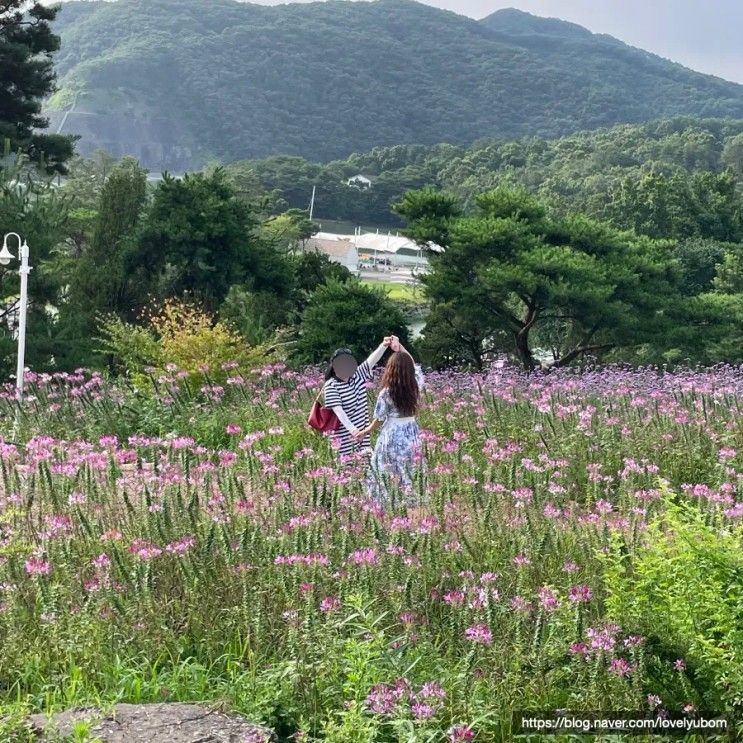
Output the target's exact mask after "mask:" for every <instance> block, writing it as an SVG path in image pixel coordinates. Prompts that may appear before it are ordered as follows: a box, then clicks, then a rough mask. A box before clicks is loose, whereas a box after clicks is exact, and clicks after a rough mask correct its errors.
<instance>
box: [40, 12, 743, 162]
mask: <svg viewBox="0 0 743 743" xmlns="http://www.w3.org/2000/svg"><path fill="white" fill-rule="evenodd" d="M57 30H58V32H59V33H60V34H61V36H62V49H61V51H60V52H59V54H58V56H57V71H58V75H59V86H60V89H59V91H58V92H57V93H56V94H55V95H54V96H53V97H52V99H51V100H50V101H49V105H48V109H49V110H48V112H47V113H48V114H49V115H50V117H51V119H52V127H53V130H55V129H60V130H61V131H63V132H65V133H70V132H74V133H79V134H81V135H82V140H81V143H80V146H79V149H80V151H81V152H83V153H89V152H91V151H92V150H94V149H99V148H100V149H106V150H108V151H110V152H112V153H114V154H133V155H135V156H137V157H139V158H140V159H141V160H142V161H143V162H144V163H145V164H146V165H147V166H148V167H150V168H152V169H165V168H167V169H171V170H176V171H178V170H183V169H186V168H193V167H197V166H200V165H202V164H204V163H205V162H208V161H210V160H221V161H225V162H229V161H233V160H237V159H245V158H257V157H265V156H268V155H271V154H274V153H286V154H295V155H301V156H303V157H306V158H308V159H310V160H314V161H327V160H331V159H334V158H342V157H346V156H347V155H349V154H350V153H352V152H358V151H366V150H369V149H372V148H373V147H375V146H383V145H392V144H408V143H417V144H427V145H429V144H435V143H438V142H450V143H452V144H456V145H467V144H470V143H472V142H474V141H476V140H478V139H480V138H486V137H519V136H524V135H538V136H541V137H548V138H552V137H558V136H561V135H564V134H567V133H570V132H573V131H576V130H581V129H593V128H598V127H603V126H610V125H612V124H615V123H623V122H642V121H647V120H651V119H657V118H660V117H670V116H678V115H691V116H705V117H723V118H724V117H738V118H743V86H741V85H736V84H734V83H730V82H726V81H724V80H721V79H718V78H714V77H711V76H707V75H702V74H699V73H696V72H693V71H691V70H688V69H686V68H684V67H682V66H681V65H677V64H674V63H671V62H669V61H667V60H664V59H661V58H659V57H657V56H654V55H652V54H649V53H647V52H644V51H642V50H639V49H635V48H632V47H629V46H627V45H625V44H623V43H622V42H620V41H618V40H616V39H613V38H611V37H608V36H603V35H595V34H592V33H590V32H589V31H587V30H586V29H583V28H581V27H580V26H576V25H574V24H570V23H565V22H563V21H559V20H555V19H544V18H538V17H536V16H532V15H529V14H527V13H522V12H519V11H515V10H503V11H499V12H497V13H494V14H493V15H491V16H489V17H488V18H485V19H483V20H482V21H475V20H472V19H470V18H466V17H463V16H459V15H456V14H454V13H451V12H448V11H443V10H438V9H436V8H432V7H430V6H427V5H421V4H419V3H415V2H411V1H410V0H377V2H338V1H331V2H323V3H312V4H290V5H282V6H274V7H267V6H260V5H252V4H247V3H239V2H235V1H234V0H209V2H208V3H204V2H203V0H119V1H118V2H114V3H111V2H71V3H65V4H64V5H63V7H62V10H61V12H60V14H59V20H58V22H57Z"/></svg>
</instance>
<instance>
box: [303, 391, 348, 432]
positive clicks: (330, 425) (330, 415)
mask: <svg viewBox="0 0 743 743" xmlns="http://www.w3.org/2000/svg"><path fill="white" fill-rule="evenodd" d="M321 397H322V392H321V393H320V394H319V395H318V396H317V397H316V398H315V402H314V403H313V405H312V410H310V417H309V418H307V423H308V424H309V426H310V427H311V428H314V429H315V430H316V431H319V432H320V433H332V432H333V431H337V430H338V429H339V428H340V425H341V422H340V421H339V420H338V416H337V415H336V414H335V413H334V412H333V411H332V410H331V409H330V408H326V407H325V406H324V405H321V404H320V398H321Z"/></svg>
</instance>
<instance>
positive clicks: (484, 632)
mask: <svg viewBox="0 0 743 743" xmlns="http://www.w3.org/2000/svg"><path fill="white" fill-rule="evenodd" d="M464 634H465V637H466V638H467V639H468V640H470V641H471V642H475V643H479V644H480V645H490V643H492V642H493V633H492V632H491V631H490V627H488V626H487V624H473V625H471V626H470V627H467V629H466V630H465V631H464Z"/></svg>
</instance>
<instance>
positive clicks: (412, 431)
mask: <svg viewBox="0 0 743 743" xmlns="http://www.w3.org/2000/svg"><path fill="white" fill-rule="evenodd" d="M415 379H416V382H418V389H419V390H421V391H422V390H423V372H422V371H421V368H420V366H419V365H418V364H416V365H415ZM374 418H375V420H378V421H380V422H381V423H382V429H381V431H380V433H379V438H378V439H377V443H376V446H375V447H374V453H373V454H372V460H371V466H370V468H369V472H368V475H367V487H368V490H369V495H370V496H371V497H372V498H373V499H374V500H376V501H377V502H378V503H379V504H380V505H382V506H388V505H390V504H391V503H390V501H391V499H390V485H392V484H394V483H397V484H399V486H400V487H401V490H402V491H403V493H404V495H405V500H406V502H407V504H408V505H412V504H413V502H414V495H413V478H414V476H415V474H416V472H417V471H419V470H420V471H422V470H423V466H424V463H423V461H422V450H421V440H420V428H419V427H418V423H417V421H416V420H415V418H413V417H402V416H401V415H400V413H399V411H398V410H397V407H396V406H395V403H394V402H392V398H391V397H390V394H389V391H388V390H387V389H386V388H385V389H383V390H382V391H381V392H380V394H379V397H378V398H377V403H376V405H375V406H374Z"/></svg>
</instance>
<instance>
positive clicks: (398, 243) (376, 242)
mask: <svg viewBox="0 0 743 743" xmlns="http://www.w3.org/2000/svg"><path fill="white" fill-rule="evenodd" d="M313 237H315V238H318V239H321V240H350V241H351V242H353V243H354V244H355V245H356V247H357V248H358V249H359V250H363V251H366V252H376V253H400V252H401V251H403V252H404V253H408V254H415V253H419V252H420V251H421V250H422V248H421V246H420V245H418V243H416V242H415V241H414V240H411V239H410V238H408V237H403V236H402V235H392V234H390V233H388V234H383V233H380V232H360V233H358V234H356V235H336V234H334V233H332V232H318V233H317V234H316V235H313ZM427 247H428V249H429V250H433V251H434V252H436V253H443V252H444V249H443V248H442V247H441V246H439V245H436V244H434V243H429V244H428V246H427Z"/></svg>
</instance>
